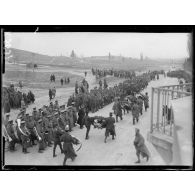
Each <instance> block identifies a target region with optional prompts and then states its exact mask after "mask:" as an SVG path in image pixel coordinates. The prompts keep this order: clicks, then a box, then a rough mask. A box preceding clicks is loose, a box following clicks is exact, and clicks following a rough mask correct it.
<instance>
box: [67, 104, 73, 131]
mask: <svg viewBox="0 0 195 195" xmlns="http://www.w3.org/2000/svg"><path fill="white" fill-rule="evenodd" d="M68 120H69V121H70V131H72V128H73V127H74V120H73V113H72V108H71V107H69V108H68Z"/></svg>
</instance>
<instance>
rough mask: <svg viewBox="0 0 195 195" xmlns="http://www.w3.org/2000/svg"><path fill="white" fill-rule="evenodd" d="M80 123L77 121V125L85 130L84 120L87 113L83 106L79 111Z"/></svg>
mask: <svg viewBox="0 0 195 195" xmlns="http://www.w3.org/2000/svg"><path fill="white" fill-rule="evenodd" d="M78 116H79V117H78V121H77V123H78V124H79V125H80V129H82V128H83V124H84V123H83V122H84V121H83V119H84V117H85V111H84V108H83V106H81V107H80V109H79V112H78Z"/></svg>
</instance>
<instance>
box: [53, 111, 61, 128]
mask: <svg viewBox="0 0 195 195" xmlns="http://www.w3.org/2000/svg"><path fill="white" fill-rule="evenodd" d="M52 122H53V126H59V124H58V112H55V113H54V116H53V118H52Z"/></svg>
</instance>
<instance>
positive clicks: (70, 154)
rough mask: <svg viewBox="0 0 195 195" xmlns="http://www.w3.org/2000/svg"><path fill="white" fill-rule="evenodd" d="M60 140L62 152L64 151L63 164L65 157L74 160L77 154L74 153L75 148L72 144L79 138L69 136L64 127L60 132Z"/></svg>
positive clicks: (77, 142) (76, 142) (77, 141)
mask: <svg viewBox="0 0 195 195" xmlns="http://www.w3.org/2000/svg"><path fill="white" fill-rule="evenodd" d="M60 142H63V153H64V155H65V156H64V161H63V165H66V161H67V159H69V158H70V159H72V161H74V159H75V158H76V157H77V154H76V153H75V150H74V148H73V144H76V145H77V144H79V143H80V142H79V140H78V139H77V138H75V137H73V136H71V135H70V134H69V133H68V128H67V129H65V132H64V133H63V134H62V136H61V137H60Z"/></svg>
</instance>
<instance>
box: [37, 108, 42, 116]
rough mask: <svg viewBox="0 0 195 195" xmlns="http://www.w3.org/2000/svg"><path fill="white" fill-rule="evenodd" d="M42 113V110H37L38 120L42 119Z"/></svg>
mask: <svg viewBox="0 0 195 195" xmlns="http://www.w3.org/2000/svg"><path fill="white" fill-rule="evenodd" d="M42 113H43V111H42V109H41V108H39V112H38V117H39V119H42V117H43V115H42Z"/></svg>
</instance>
